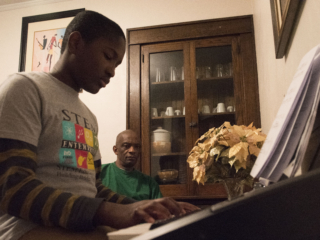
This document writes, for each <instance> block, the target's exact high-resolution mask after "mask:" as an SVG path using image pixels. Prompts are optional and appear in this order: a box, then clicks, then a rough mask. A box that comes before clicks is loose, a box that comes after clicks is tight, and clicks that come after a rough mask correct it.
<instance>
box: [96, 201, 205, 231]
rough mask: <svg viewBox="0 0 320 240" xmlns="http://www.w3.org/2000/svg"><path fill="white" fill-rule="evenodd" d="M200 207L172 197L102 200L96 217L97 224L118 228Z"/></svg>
mask: <svg viewBox="0 0 320 240" xmlns="http://www.w3.org/2000/svg"><path fill="white" fill-rule="evenodd" d="M197 209H199V208H198V207H196V206H194V205H192V204H189V203H185V202H176V201H175V200H173V199H172V198H167V197H166V198H159V199H155V200H143V201H139V202H135V203H131V204H125V205H124V204H116V203H110V202H102V203H101V205H100V207H99V208H98V210H97V212H96V215H95V217H94V223H95V225H97V226H98V225H106V226H110V227H113V228H116V229H120V228H126V227H130V226H133V225H136V224H139V223H142V222H149V223H153V222H154V221H155V220H158V219H167V218H170V217H172V216H173V215H175V216H179V215H181V214H185V213H186V212H190V211H194V210H197Z"/></svg>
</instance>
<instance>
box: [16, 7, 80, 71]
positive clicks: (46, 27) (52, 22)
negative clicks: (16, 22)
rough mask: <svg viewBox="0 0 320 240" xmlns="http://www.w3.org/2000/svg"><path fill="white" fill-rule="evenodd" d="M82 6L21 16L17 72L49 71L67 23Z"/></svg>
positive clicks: (55, 57)
mask: <svg viewBox="0 0 320 240" xmlns="http://www.w3.org/2000/svg"><path fill="white" fill-rule="evenodd" d="M84 10H85V9H84V8H81V9H75V10H70V11H64V12H55V13H49V14H42V15H36V16H30V17H23V18H22V29H21V45H20V60H19V72H22V71H28V72H29V71H44V72H49V71H50V69H52V67H53V66H54V64H55V63H56V62H57V61H58V59H59V57H60V49H61V45H62V39H63V36H64V33H65V30H66V27H67V25H68V24H69V23H70V22H71V20H72V19H73V18H74V16H75V15H76V14H77V13H79V12H81V11H84Z"/></svg>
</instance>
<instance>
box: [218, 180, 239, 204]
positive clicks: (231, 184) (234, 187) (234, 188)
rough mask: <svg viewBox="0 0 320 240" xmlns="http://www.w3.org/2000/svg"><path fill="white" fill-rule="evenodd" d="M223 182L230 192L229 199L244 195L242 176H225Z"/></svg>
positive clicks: (228, 192)
mask: <svg viewBox="0 0 320 240" xmlns="http://www.w3.org/2000/svg"><path fill="white" fill-rule="evenodd" d="M222 182H223V185H224V187H225V189H226V192H227V194H228V200H229V201H231V200H233V199H236V198H238V197H240V196H242V195H243V183H242V181H241V179H240V178H225V179H223V180H222Z"/></svg>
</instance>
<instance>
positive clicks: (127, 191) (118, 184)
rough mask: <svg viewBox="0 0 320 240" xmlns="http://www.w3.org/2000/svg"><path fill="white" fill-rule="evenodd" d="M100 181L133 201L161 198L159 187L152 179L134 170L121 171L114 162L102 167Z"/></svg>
mask: <svg viewBox="0 0 320 240" xmlns="http://www.w3.org/2000/svg"><path fill="white" fill-rule="evenodd" d="M101 180H102V184H103V185H105V186H107V187H109V188H110V189H111V190H112V191H114V192H117V193H119V194H122V195H125V196H127V197H131V198H133V199H135V200H146V199H156V198H161V197H162V194H161V192H160V188H159V185H158V183H157V182H156V181H155V180H154V179H153V178H152V177H150V176H148V175H146V174H143V173H141V172H139V171H137V170H135V169H134V170H132V171H130V172H128V171H125V170H122V169H120V168H118V167H117V165H116V163H115V162H113V163H109V164H103V165H102V170H101Z"/></svg>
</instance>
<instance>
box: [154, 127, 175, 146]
mask: <svg viewBox="0 0 320 240" xmlns="http://www.w3.org/2000/svg"><path fill="white" fill-rule="evenodd" d="M170 139H171V133H170V132H169V131H167V130H165V129H163V128H162V127H158V129H156V130H154V131H153V142H170V141H171V140H170Z"/></svg>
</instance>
